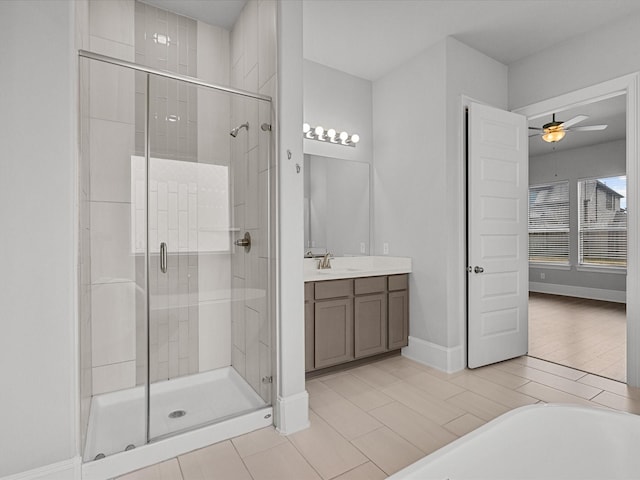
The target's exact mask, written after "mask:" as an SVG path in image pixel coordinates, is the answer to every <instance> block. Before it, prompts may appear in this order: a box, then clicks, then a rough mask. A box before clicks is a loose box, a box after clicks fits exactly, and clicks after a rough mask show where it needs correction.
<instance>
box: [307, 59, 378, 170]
mask: <svg viewBox="0 0 640 480" xmlns="http://www.w3.org/2000/svg"><path fill="white" fill-rule="evenodd" d="M302 71H303V75H304V80H303V94H304V96H303V105H304V121H305V122H307V123H309V124H310V125H311V126H314V127H315V126H318V125H321V126H323V127H324V128H325V129H328V128H335V129H336V130H337V131H338V132H340V131H342V130H344V131H347V132H349V133H357V134H358V135H360V142H359V143H358V145H357V146H356V147H355V148H351V147H345V146H344V145H333V144H330V143H326V142H318V141H316V140H307V139H305V140H304V153H308V154H312V155H319V156H323V157H334V158H345V159H348V160H357V161H359V162H367V163H371V159H372V157H373V135H372V132H371V130H372V120H371V118H372V113H371V112H372V97H371V95H372V93H371V89H372V84H371V82H370V81H369V80H364V79H362V78H358V77H354V76H353V75H349V74H347V73H344V72H341V71H339V70H334V69H333V68H329V67H325V66H324V65H320V64H319V63H315V62H311V61H309V60H304V62H303V70H302Z"/></svg>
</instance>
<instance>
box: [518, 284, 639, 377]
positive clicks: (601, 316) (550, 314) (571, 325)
mask: <svg viewBox="0 0 640 480" xmlns="http://www.w3.org/2000/svg"><path fill="white" fill-rule="evenodd" d="M626 315H627V314H626V305H625V304H624V303H614V302H603V301H600V300H588V299H584V298H573V297H564V296H561V295H546V294H544V293H530V294H529V355H532V356H534V357H538V358H543V359H545V360H549V361H551V362H556V363H560V364H562V365H566V366H568V367H573V368H577V369H579V370H584V371H585V372H591V373H595V374H596V375H602V376H603V377H608V378H613V379H614V380H620V381H622V382H624V381H626V378H627V376H626V371H627V316H626Z"/></svg>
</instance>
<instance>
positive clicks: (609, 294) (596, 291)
mask: <svg viewBox="0 0 640 480" xmlns="http://www.w3.org/2000/svg"><path fill="white" fill-rule="evenodd" d="M529 291H530V292H536V293H548V294H550V295H564V296H566V297H578V298H589V299H591V300H604V301H606V302H616V303H627V292H626V291H621V290H605V289H603V288H589V287H576V286H573V285H559V284H556V283H542V282H529Z"/></svg>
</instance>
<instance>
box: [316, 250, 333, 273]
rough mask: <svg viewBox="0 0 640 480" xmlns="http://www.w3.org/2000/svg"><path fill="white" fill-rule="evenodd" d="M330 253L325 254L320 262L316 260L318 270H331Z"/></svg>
mask: <svg viewBox="0 0 640 480" xmlns="http://www.w3.org/2000/svg"><path fill="white" fill-rule="evenodd" d="M331 255H332V254H331V252H327V253H326V254H325V255H324V257H322V259H321V260H318V270H320V269H325V268H331Z"/></svg>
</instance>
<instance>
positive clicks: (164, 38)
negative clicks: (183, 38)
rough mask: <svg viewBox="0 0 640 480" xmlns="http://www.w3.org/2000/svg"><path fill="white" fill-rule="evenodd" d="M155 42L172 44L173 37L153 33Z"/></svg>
mask: <svg viewBox="0 0 640 480" xmlns="http://www.w3.org/2000/svg"><path fill="white" fill-rule="evenodd" d="M153 41H154V43H158V44H160V45H170V44H171V37H169V35H165V34H163V33H154V34H153Z"/></svg>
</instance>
